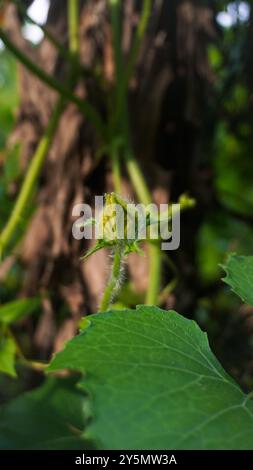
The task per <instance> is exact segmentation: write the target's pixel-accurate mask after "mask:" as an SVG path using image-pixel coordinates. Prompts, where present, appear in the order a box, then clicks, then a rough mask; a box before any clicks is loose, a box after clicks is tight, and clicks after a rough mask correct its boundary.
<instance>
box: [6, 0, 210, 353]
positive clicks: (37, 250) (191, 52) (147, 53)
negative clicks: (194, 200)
mask: <svg viewBox="0 0 253 470" xmlns="http://www.w3.org/2000/svg"><path fill="white" fill-rule="evenodd" d="M81 4H82V8H81V15H80V40H81V61H82V63H83V64H84V65H85V66H87V67H89V68H91V69H94V67H95V66H96V65H97V64H98V63H100V64H102V67H103V75H104V76H105V77H106V78H107V81H108V83H109V87H110V83H112V82H113V57H112V46H111V33H110V27H109V21H108V11H107V2H106V1H105V0H96V1H94V0H93V1H88V0H87V1H82V2H81ZM123 4H124V11H123V12H122V15H123V44H122V47H123V49H124V54H125V58H126V60H127V57H128V52H129V49H130V47H131V43H132V37H133V32H134V29H135V26H136V24H137V21H138V17H139V16H138V12H139V8H140V5H141V2H140V1H134V0H129V1H127V2H123ZM47 27H48V29H50V30H51V31H52V32H53V33H54V35H55V36H56V37H57V38H58V39H59V40H60V41H61V43H63V44H65V45H67V33H66V31H67V27H66V1H63V0H54V1H52V2H51V7H50V11H49V17H48V22H47ZM8 29H9V32H10V34H11V35H12V37H13V39H14V40H15V41H16V42H18V44H19V46H21V47H22V48H24V49H26V51H27V52H28V53H29V54H30V55H31V56H32V57H33V59H34V60H35V61H36V62H37V63H39V64H40V65H41V66H42V67H43V68H44V69H45V70H46V71H47V72H48V73H50V74H52V75H55V76H56V77H57V78H58V79H59V80H61V81H63V82H64V81H65V77H66V66H65V64H64V61H63V60H62V58H60V57H59V56H58V54H57V52H56V50H55V49H54V48H53V46H52V45H51V44H50V43H49V42H48V41H47V40H43V42H42V44H41V45H40V46H39V47H38V48H36V49H32V48H31V47H30V46H29V45H28V44H27V42H26V41H24V39H23V38H22V35H21V33H20V21H19V19H18V16H17V14H16V12H15V8H13V7H10V8H9V14H8ZM214 37H215V28H214V24H213V14H212V10H211V7H208V6H206V2H201V1H193V0H182V1H178V0H170V1H167V0H155V1H154V6H153V12H152V17H151V20H150V24H149V28H148V33H147V35H146V39H145V42H144V44H143V47H142V50H141V54H140V57H139V59H138V64H137V66H136V73H135V76H134V78H133V79H132V81H131V86H130V93H129V101H130V109H131V121H132V130H133V140H134V145H135V150H136V155H137V158H138V160H139V161H140V162H141V165H142V168H143V171H144V173H145V176H146V179H147V181H148V184H149V186H150V187H151V189H152V192H153V196H154V199H155V200H156V201H157V202H167V201H169V200H176V199H177V197H178V196H179V195H180V194H181V193H182V192H185V191H189V192H190V193H191V194H192V195H193V196H194V195H195V196H197V197H198V200H199V209H198V210H197V211H195V212H194V213H191V214H190V215H188V216H186V217H185V228H184V233H183V240H182V245H181V249H180V251H179V252H178V253H177V254H176V257H177V263H178V266H179V269H180V270H181V272H180V277H181V281H180V293H181V294H180V297H178V299H177V298H176V297H173V298H172V297H170V298H168V299H167V300H166V302H165V303H166V305H167V306H171V305H172V304H173V305H174V304H175V303H177V305H178V304H180V308H181V311H182V309H183V312H186V311H187V312H188V314H190V312H191V309H192V308H193V305H194V301H195V298H194V295H195V294H194V290H193V289H191V284H192V283H194V282H195V280H194V275H193V262H194V257H195V249H194V246H193V244H192V240H193V234H194V235H196V232H197V230H198V227H199V224H200V223H201V218H202V212H203V208H204V207H205V205H206V204H207V203H208V191H207V190H206V189H205V191H203V187H205V186H206V180H207V178H208V177H207V175H206V172H204V171H202V170H201V158H202V156H201V151H200V150H199V146H200V142H199V135H200V134H201V125H202V123H203V120H204V116H205V110H206V101H207V96H208V93H209V89H210V87H211V86H212V81H213V77H212V74H211V72H210V70H209V66H208V62H207V45H208V43H209V42H210V41H211V40H213V39H214ZM19 77H20V95H21V103H20V108H19V112H18V117H17V125H16V129H15V131H14V133H13V135H12V136H11V140H12V141H13V142H14V141H21V142H22V165H23V168H26V166H27V164H28V162H29V159H30V158H31V156H32V153H33V150H34V149H35V147H36V144H37V142H38V140H39V137H40V136H41V135H42V134H43V130H44V129H45V126H46V123H47V121H48V118H49V116H50V113H51V110H52V108H53V106H54V103H55V101H56V95H55V93H54V92H52V91H49V90H48V88H47V87H46V86H44V85H43V84H42V83H41V82H40V81H39V80H37V79H36V78H34V77H33V76H31V75H30V74H29V73H28V72H27V71H26V70H24V69H23V68H21V67H20V74H19ZM75 91H76V93H77V94H78V95H79V96H81V97H82V96H89V99H90V100H91V101H92V103H93V104H95V105H96V106H97V108H98V109H100V110H101V112H103V110H104V103H103V101H104V99H105V95H106V94H107V90H103V89H99V88H98V87H97V85H96V84H95V83H94V81H93V80H92V79H91V78H89V79H84V77H80V80H79V82H78V84H77V87H76V90H75ZM97 146H98V143H97V139H96V135H95V133H94V130H93V129H92V127H91V125H90V124H89V123H88V122H87V121H86V120H85V118H84V117H83V115H81V114H80V112H79V111H78V110H77V109H76V107H75V106H74V105H72V104H68V105H67V107H66V109H65V112H64V114H63V116H62V118H61V122H60V126H59V129H58V132H57V135H56V137H55V139H54V143H53V146H52V148H51V150H50V152H49V155H48V158H47V161H46V164H45V165H44V169H43V173H42V175H41V178H40V181H39V191H38V196H37V202H38V209H37V210H36V213H35V214H34V216H33V219H32V221H31V223H30V225H29V229H28V232H27V234H26V236H25V239H24V243H23V247H22V262H23V263H24V265H25V269H26V276H25V279H24V286H23V293H25V294H27V295H28V294H29V295H33V294H34V293H37V292H38V291H40V292H42V293H45V292H47V293H48V295H47V297H46V300H45V301H44V315H43V316H42V317H41V319H40V322H39V324H38V325H37V331H36V334H35V342H36V345H37V346H39V347H40V350H42V351H44V353H45V354H47V353H48V351H49V350H51V349H52V348H53V349H57V350H58V349H59V348H61V345H62V342H63V341H65V340H66V339H68V338H69V337H70V336H72V335H73V334H74V332H75V328H76V323H77V320H78V319H79V318H80V316H83V315H84V314H85V313H89V312H92V311H94V310H95V309H96V306H97V303H98V300H99V298H100V296H101V292H102V290H103V287H104V284H105V281H106V277H107V272H108V258H107V255H106V253H105V252H104V251H100V252H99V253H97V254H96V255H94V256H93V257H91V258H90V259H89V260H88V261H87V262H86V263H82V262H80V255H81V254H83V253H84V252H85V250H86V249H87V248H88V246H87V242H82V243H79V242H76V241H74V239H73V238H72V236H71V226H72V223H73V220H72V217H71V213H72V207H73V205H74V204H75V203H78V202H83V201H84V202H91V203H92V201H93V196H94V195H97V194H103V193H104V192H106V191H110V190H111V189H112V188H113V186H112V177H111V168H110V163H109V160H108V159H107V158H106V156H105V158H103V159H102V160H100V161H99V162H98V161H97V160H96V156H95V155H96V149H97ZM124 187H125V192H126V194H127V195H128V196H129V197H130V198H134V194H133V192H132V190H131V186H130V184H129V182H128V179H127V176H126V175H124ZM147 265H148V260H147V258H141V257H137V256H135V255H131V256H130V260H129V275H130V277H132V280H133V282H134V284H135V288H136V289H137V290H139V291H143V290H144V289H145V287H146V283H147ZM169 276H170V274H169V273H168V272H166V263H165V266H164V284H166V283H168V281H169ZM182 299H183V301H182ZM64 304H65V305H66V304H67V305H68V308H69V311H70V316H69V317H68V319H67V320H65V321H63V322H61V323H60V327H59V326H58V325H59V322H58V320H57V312H59V311H60V310H62V308H63V307H62V305H64ZM56 331H57V334H56V336H55V332H56ZM55 337H56V339H54V338H55Z"/></svg>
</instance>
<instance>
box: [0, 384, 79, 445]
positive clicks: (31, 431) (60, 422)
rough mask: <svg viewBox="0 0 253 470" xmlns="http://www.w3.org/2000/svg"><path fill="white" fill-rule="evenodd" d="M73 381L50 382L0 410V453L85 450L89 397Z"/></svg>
mask: <svg viewBox="0 0 253 470" xmlns="http://www.w3.org/2000/svg"><path fill="white" fill-rule="evenodd" d="M74 385H75V384H74V382H73V380H71V381H70V380H63V379H55V378H54V379H52V378H51V379H49V380H47V381H46V382H45V384H44V385H42V386H41V387H40V388H38V389H36V390H34V391H32V392H29V393H26V394H25V395H23V396H21V397H19V398H17V399H15V400H13V401H12V402H10V404H8V405H6V406H3V407H2V408H1V409H0V449H5V450H6V449H7V450H8V449H30V450H32V449H36V450H37V449H46V450H63V449H82V448H83V449H84V448H85V447H86V448H87V443H85V441H84V439H83V438H82V430H83V429H84V426H85V403H86V397H85V396H84V394H83V393H82V392H81V391H78V390H76V388H75V386H74Z"/></svg>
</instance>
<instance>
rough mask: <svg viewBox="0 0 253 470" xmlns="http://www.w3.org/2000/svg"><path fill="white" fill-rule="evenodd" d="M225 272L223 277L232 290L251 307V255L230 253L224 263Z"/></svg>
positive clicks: (252, 260)
mask: <svg viewBox="0 0 253 470" xmlns="http://www.w3.org/2000/svg"><path fill="white" fill-rule="evenodd" d="M222 267H223V269H224V271H225V272H226V275H227V276H226V277H225V278H224V279H223V281H224V282H226V284H228V285H229V286H231V287H232V290H233V292H235V293H236V294H237V295H239V296H240V297H241V299H242V300H243V301H244V302H245V303H247V304H249V305H251V307H253V256H237V255H235V254H231V255H230V256H229V258H228V260H227V262H226V264H225V265H223V266H222Z"/></svg>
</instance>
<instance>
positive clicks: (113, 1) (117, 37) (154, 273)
mask: <svg viewBox="0 0 253 470" xmlns="http://www.w3.org/2000/svg"><path fill="white" fill-rule="evenodd" d="M109 4H110V11H111V22H112V32H113V45H114V56H115V78H116V112H115V116H116V123H115V125H116V132H120V134H121V136H122V137H123V141H124V144H125V149H124V150H125V151H124V158H125V163H126V167H127V171H128V174H129V177H130V180H131V182H132V185H133V187H134V190H135V192H136V194H137V196H138V199H139V200H140V202H141V203H143V204H145V205H148V204H150V203H151V202H152V196H151V194H150V191H149V188H148V186H147V184H146V181H145V178H144V176H143V174H142V171H141V169H140V167H139V164H138V162H137V160H136V158H135V155H134V151H133V149H132V143H131V136H130V129H129V112H128V103H127V101H128V100H127V93H128V80H129V78H130V76H131V75H132V72H133V68H134V64H135V60H136V57H137V55H138V51H139V48H140V45H141V41H142V39H143V36H144V33H145V31H146V28H147V24H148V19H149V16H150V11H151V1H150V0H145V1H144V2H143V9H142V13H141V19H140V23H139V26H138V27H137V31H136V36H135V39H134V44H133V48H132V51H131V53H130V62H129V65H128V67H127V71H124V68H123V59H122V48H121V29H120V22H121V18H120V8H121V0H109ZM116 164H117V165H119V163H118V162H115V161H114V162H113V167H114V168H115V165H116ZM160 281H161V250H160V246H159V244H158V243H152V244H150V246H149V282H148V289H147V297H146V302H147V303H148V304H156V303H157V301H158V295H159V290H160Z"/></svg>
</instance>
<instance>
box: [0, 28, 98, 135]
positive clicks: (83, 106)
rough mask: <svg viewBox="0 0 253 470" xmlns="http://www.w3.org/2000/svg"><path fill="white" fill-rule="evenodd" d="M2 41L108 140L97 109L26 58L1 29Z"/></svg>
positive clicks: (0, 36)
mask: <svg viewBox="0 0 253 470" xmlns="http://www.w3.org/2000/svg"><path fill="white" fill-rule="evenodd" d="M0 39H1V40H2V41H3V43H4V44H5V46H6V47H7V48H8V49H9V50H10V51H11V52H12V53H13V54H14V55H15V57H16V58H17V59H18V61H19V62H21V63H22V64H23V65H24V66H25V67H26V68H27V69H28V70H29V71H30V72H31V73H33V74H34V75H35V76H36V77H38V78H39V79H40V80H41V81H42V82H44V83H45V84H46V85H48V86H49V87H50V88H52V89H53V90H55V91H57V92H58V93H59V94H60V95H61V96H62V97H64V98H65V99H66V100H68V101H71V102H73V103H74V104H75V105H76V106H77V107H78V109H80V111H81V112H82V113H83V114H85V116H86V117H87V119H88V120H89V121H90V122H91V123H92V124H93V125H94V127H95V129H96V130H97V132H98V134H99V135H100V137H102V138H104V139H105V138H106V131H105V127H104V123H103V122H102V120H101V117H100V115H99V114H98V113H97V111H96V109H95V108H94V107H93V106H92V105H91V104H90V103H88V102H87V101H84V100H82V99H80V98H78V97H77V96H76V95H74V94H73V93H72V92H71V91H70V90H68V89H67V88H65V86H63V85H62V84H61V83H60V82H58V80H56V79H55V78H54V77H52V76H50V75H48V74H47V73H46V72H44V70H42V69H41V68H40V67H38V66H37V65H36V64H35V63H34V62H33V61H32V60H30V59H29V57H27V56H26V54H24V53H23V52H22V51H21V50H20V49H19V48H18V47H17V46H16V45H15V44H14V43H13V42H12V41H11V40H10V38H9V37H8V36H7V34H6V33H5V32H4V31H3V30H2V29H1V28H0Z"/></svg>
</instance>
